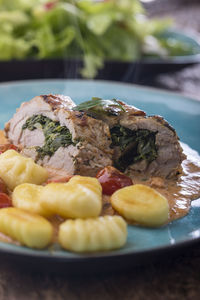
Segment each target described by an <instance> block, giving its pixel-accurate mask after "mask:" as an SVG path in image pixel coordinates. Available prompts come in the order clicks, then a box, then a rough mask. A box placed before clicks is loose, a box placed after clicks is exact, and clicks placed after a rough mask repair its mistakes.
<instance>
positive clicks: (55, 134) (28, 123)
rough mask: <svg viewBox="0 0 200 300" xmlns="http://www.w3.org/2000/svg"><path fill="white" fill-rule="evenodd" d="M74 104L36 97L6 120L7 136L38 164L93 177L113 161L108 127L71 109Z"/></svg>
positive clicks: (64, 99) (57, 97) (59, 98)
mask: <svg viewBox="0 0 200 300" xmlns="http://www.w3.org/2000/svg"><path fill="white" fill-rule="evenodd" d="M73 106H75V104H74V103H73V101H72V100H71V99H70V98H69V97H64V96H60V95H42V96H39V97H35V98H33V99H32V100H31V101H29V102H26V103H23V104H22V105H21V106H20V108H19V109H18V110H17V112H16V114H15V115H14V116H13V118H12V119H11V120H10V121H9V122H8V123H7V125H6V128H5V131H6V135H7V137H8V139H9V141H10V142H11V141H12V143H13V144H14V145H15V146H19V147H21V148H22V153H23V154H24V155H26V156H29V157H32V158H33V159H34V160H35V161H36V162H37V164H39V165H42V166H45V167H47V166H51V167H54V168H57V169H65V170H66V171H67V172H68V174H80V175H85V174H87V175H88V176H95V175H96V173H97V171H98V170H99V169H101V168H103V167H105V166H107V165H111V164H112V149H111V148H110V144H111V140H110V132H109V128H108V126H107V124H105V123H104V122H102V121H101V120H96V119H94V118H92V117H89V116H87V115H86V114H84V113H82V112H79V111H73V110H72V107H73Z"/></svg>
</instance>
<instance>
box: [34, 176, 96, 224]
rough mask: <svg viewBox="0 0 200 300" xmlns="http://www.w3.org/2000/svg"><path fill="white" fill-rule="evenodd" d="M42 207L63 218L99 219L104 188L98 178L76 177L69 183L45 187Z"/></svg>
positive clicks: (42, 194) (41, 197)
mask: <svg viewBox="0 0 200 300" xmlns="http://www.w3.org/2000/svg"><path fill="white" fill-rule="evenodd" d="M40 199H41V206H42V207H43V208H44V209H46V210H47V211H50V212H52V213H54V214H58V215H60V216H61V217H63V218H90V217H97V216H99V215H100V213H101V209H102V188H101V185H100V183H99V182H98V180H97V179H96V178H92V177H81V176H75V177H73V178H72V179H70V180H69V182H68V183H50V184H48V185H46V186H44V187H43V189H42V191H41V195H40Z"/></svg>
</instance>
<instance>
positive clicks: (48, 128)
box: [22, 115, 76, 160]
mask: <svg viewBox="0 0 200 300" xmlns="http://www.w3.org/2000/svg"><path fill="white" fill-rule="evenodd" d="M24 129H29V130H31V131H33V130H35V129H42V131H43V134H44V137H45V142H44V145H43V146H42V147H39V146H37V147H36V151H37V153H38V155H37V158H36V160H39V159H43V158H44V157H45V156H46V155H48V156H50V157H51V156H52V155H53V154H54V153H55V152H56V150H58V148H59V147H65V146H67V145H75V144H76V143H74V142H73V141H72V135H71V133H70V131H69V129H68V128H67V127H66V126H61V125H60V123H59V122H57V121H52V120H51V119H50V118H48V117H45V116H43V115H33V116H32V117H30V118H28V119H27V120H26V123H25V124H24V125H23V126H22V130H24Z"/></svg>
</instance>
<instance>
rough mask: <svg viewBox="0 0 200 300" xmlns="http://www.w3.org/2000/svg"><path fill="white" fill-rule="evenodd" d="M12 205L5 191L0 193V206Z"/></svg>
mask: <svg viewBox="0 0 200 300" xmlns="http://www.w3.org/2000/svg"><path fill="white" fill-rule="evenodd" d="M10 206H12V201H11V198H10V197H9V196H8V195H6V194H5V193H0V208H5V207H10Z"/></svg>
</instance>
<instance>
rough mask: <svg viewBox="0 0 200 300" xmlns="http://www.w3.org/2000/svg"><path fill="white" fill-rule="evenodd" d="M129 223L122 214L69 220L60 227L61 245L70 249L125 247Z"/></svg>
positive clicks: (96, 249)
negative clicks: (127, 223)
mask: <svg viewBox="0 0 200 300" xmlns="http://www.w3.org/2000/svg"><path fill="white" fill-rule="evenodd" d="M126 239H127V225H126V222H125V221H124V220H123V218H122V217H120V216H104V217H98V218H90V219H86V220H82V219H76V220H67V221H65V222H64V223H62V224H61V225H60V227H59V233H58V240H59V243H60V245H61V246H62V247H63V248H64V249H66V250H70V251H75V252H91V251H105V250H112V249H117V248H120V247H123V246H124V245H125V243H126Z"/></svg>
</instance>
